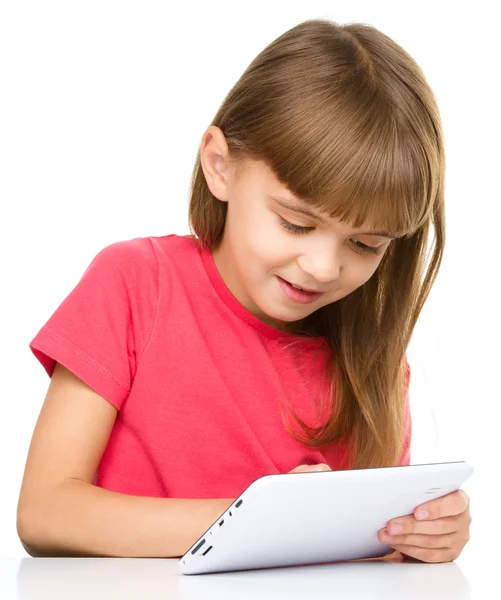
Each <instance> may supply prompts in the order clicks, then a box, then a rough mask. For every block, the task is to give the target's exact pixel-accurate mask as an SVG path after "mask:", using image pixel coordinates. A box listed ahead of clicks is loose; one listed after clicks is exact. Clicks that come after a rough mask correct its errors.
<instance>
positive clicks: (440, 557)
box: [392, 544, 457, 563]
mask: <svg viewBox="0 0 501 600" xmlns="http://www.w3.org/2000/svg"><path fill="white" fill-rule="evenodd" d="M392 548H395V550H398V552H401V553H402V554H405V555H406V556H410V557H411V558H417V559H418V560H422V561H424V562H427V563H444V562H451V561H453V560H456V558H457V553H456V551H455V550H453V549H452V548H422V547H421V546H411V545H409V544H397V545H392Z"/></svg>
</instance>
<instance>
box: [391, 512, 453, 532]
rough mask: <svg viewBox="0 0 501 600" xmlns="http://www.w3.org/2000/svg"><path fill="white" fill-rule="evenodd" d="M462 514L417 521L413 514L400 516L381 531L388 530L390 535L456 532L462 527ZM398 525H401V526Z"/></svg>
mask: <svg viewBox="0 0 501 600" xmlns="http://www.w3.org/2000/svg"><path fill="white" fill-rule="evenodd" d="M462 518H463V517H462V515H455V516H454V517H443V518H442V519H435V520H431V521H416V519H415V518H414V517H413V516H412V515H409V516H406V517H398V519H392V520H391V521H388V523H387V525H386V527H385V528H383V529H381V530H380V532H384V531H386V532H387V533H389V534H390V535H405V534H408V533H421V534H427V535H440V534H444V533H454V531H457V530H458V529H459V528H460V524H461V521H462ZM398 525H401V527H400V528H399V527H398Z"/></svg>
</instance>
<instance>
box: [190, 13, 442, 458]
mask: <svg viewBox="0 0 501 600" xmlns="http://www.w3.org/2000/svg"><path fill="white" fill-rule="evenodd" d="M211 125H215V126H217V127H219V128H220V129H221V131H222V132H223V133H224V135H225V138H226V141H227V144H228V150H229V155H230V157H232V159H233V160H235V162H236V163H238V161H244V160H245V159H246V158H249V157H250V158H252V159H255V160H262V161H265V163H266V164H267V165H268V166H269V167H270V168H271V169H272V171H273V173H274V174H275V176H276V177H277V178H278V180H279V181H280V182H281V183H282V184H283V185H284V186H286V188H287V189H288V190H289V191H290V192H292V193H293V194H294V195H295V196H296V197H298V198H301V199H302V200H303V201H304V202H308V203H310V205H312V206H314V207H315V208H317V209H318V210H320V211H321V212H324V213H325V214H328V215H330V216H331V217H332V218H337V219H340V220H341V221H342V222H343V223H348V224H350V225H352V226H353V227H355V228H358V227H361V226H362V225H366V224H370V226H373V227H375V228H376V227H377V228H382V229H384V230H389V231H398V232H401V233H404V235H403V237H401V238H397V239H395V240H393V241H392V242H391V244H390V246H389V248H388V250H387V251H386V253H385V255H384V257H383V259H382V260H381V263H380V264H379V266H378V268H377V270H376V272H375V273H374V275H373V276H372V277H371V278H370V279H369V280H368V281H367V282H366V283H365V284H364V285H362V286H360V287H359V288H357V289H356V290H355V291H353V292H352V293H350V294H349V295H348V296H345V297H344V298H342V299H341V300H339V301H337V302H334V303H332V304H329V305H327V306H324V307H321V308H320V309H318V310H317V311H315V312H314V313H312V314H311V315H309V316H308V317H306V318H305V319H303V320H302V321H301V322H300V323H297V322H296V323H292V324H291V323H289V324H288V325H289V330H290V331H291V332H292V333H298V334H300V335H303V334H304V335H309V336H324V337H325V340H326V342H327V344H328V347H329V349H330V351H331V352H332V386H331V394H330V397H329V398H328V399H327V401H326V410H327V413H326V415H327V416H326V419H325V421H324V423H323V424H322V425H321V426H320V427H310V426H308V425H306V423H304V421H302V420H301V419H300V418H299V416H298V415H297V414H296V413H295V411H293V412H294V415H295V418H296V422H297V423H299V425H300V427H301V429H302V431H303V432H304V434H305V435H304V436H298V435H296V434H295V433H294V432H293V431H292V429H291V428H290V427H289V426H288V424H287V423H285V425H286V427H287V429H288V430H289V432H290V433H291V435H293V436H294V437H295V438H296V439H297V440H299V441H301V442H302V443H304V444H305V445H308V446H315V447H318V446H323V445H326V444H330V443H333V442H336V441H339V440H341V439H342V438H344V437H345V436H348V437H347V439H348V443H349V445H348V456H349V458H348V463H347V464H348V465H349V467H350V468H369V467H378V466H390V465H396V464H398V461H399V457H400V454H401V452H402V445H403V440H404V431H403V422H404V397H405V394H406V393H407V391H408V384H409V378H410V368H409V365H408V362H407V357H406V350H407V347H408V344H409V341H410V338H411V335H412V332H413V329H414V326H415V324H416V322H417V319H418V317H419V314H420V312H421V310H422V307H423V305H424V303H425V301H426V299H427V297H428V294H429V293H430V290H431V287H432V285H433V283H434V281H435V278H436V276H437V273H438V270H439V267H440V263H441V261H442V254H443V249H444V243H445V215H444V175H445V156H444V146H443V134H442V126H441V121H440V115H439V110H438V106H437V103H436V100H435V97H434V94H433V92H432V90H431V89H430V87H429V85H428V83H427V82H426V80H425V77H424V75H423V72H422V71H421V69H420V68H419V66H418V65H417V64H416V62H415V61H414V60H413V59H412V57H411V56H410V55H409V54H408V53H407V52H406V51H405V50H404V49H403V48H401V47H400V46H399V45H398V44H396V43H395V42H394V41H393V40H392V39H390V38H389V37H388V36H387V35H385V34H384V33H382V32H381V31H379V30H378V29H376V28H375V27H372V26H369V25H366V24H360V23H350V24H346V25H339V24H337V23H335V22H333V21H331V20H327V19H315V20H309V21H303V22H301V23H300V24H298V25H297V26H295V27H293V28H292V29H290V30H288V31H286V32H285V33H284V34H282V35H281V36H279V37H278V38H277V39H276V40H274V41H273V42H272V43H271V44H269V45H268V46H267V47H266V48H265V49H264V50H263V51H262V52H261V53H260V54H259V55H258V56H257V57H256V58H255V59H254V60H253V61H252V62H251V64H250V65H249V66H248V68H247V69H246V70H245V71H244V73H243V74H242V76H241V77H240V79H239V80H238V81H237V82H236V84H235V85H234V86H233V88H232V89H231V90H230V92H229V93H228V95H227V96H226V98H225V100H224V102H223V104H222V105H221V107H220V108H219V110H218V112H217V114H216V116H215V117H214V119H213V121H212V123H211ZM191 184H192V185H191V194H190V205H189V221H190V230H191V231H192V233H194V235H195V236H197V237H198V239H199V242H200V243H201V244H202V245H203V246H205V247H207V248H210V249H214V248H216V247H217V246H218V244H219V243H220V242H221V239H222V235H223V231H224V225H225V219H226V210H227V204H226V202H221V201H219V200H218V199H217V198H215V197H214V196H213V195H212V193H211V192H210V190H209V187H208V186H207V182H206V180H205V176H204V173H203V170H202V168H201V163H200V149H199V151H198V154H197V159H196V164H195V166H194V170H193V176H192V182H191ZM431 223H433V228H434V232H435V235H434V239H433V240H432V244H431V248H430V254H431V259H430V261H429V264H428V267H427V264H426V263H427V244H428V233H429V229H430V225H431ZM334 385H335V388H336V390H335V393H334ZM321 402H324V403H325V401H324V400H322V399H320V403H321Z"/></svg>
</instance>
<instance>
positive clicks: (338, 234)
mask: <svg viewBox="0 0 501 600" xmlns="http://www.w3.org/2000/svg"><path fill="white" fill-rule="evenodd" d="M200 160H201V165H202V169H203V172H204V175H205V178H206V181H207V185H208V186H209V189H210V191H211V192H212V194H213V195H214V196H215V197H216V198H217V199H218V200H220V201H221V202H227V203H228V211H227V217H226V224H225V230H224V234H223V239H222V242H221V244H220V245H219V246H218V248H215V249H214V250H213V257H214V262H215V264H216V267H217V269H218V271H219V273H220V275H221V278H222V279H223V281H224V282H225V284H226V286H227V287H228V289H229V290H230V291H231V293H232V294H233V296H234V297H235V298H236V299H237V300H238V301H239V302H240V303H241V304H242V305H243V306H244V307H245V308H246V309H247V310H248V311H249V312H251V313H252V314H253V315H254V316H256V317H257V318H259V319H260V320H262V321H263V322H265V323H267V324H269V325H271V326H273V327H276V328H277V329H283V326H284V323H288V322H294V321H300V320H301V319H303V318H305V317H307V316H308V315H309V314H311V313H313V312H314V311H316V310H318V309H319V308H321V307H322V306H325V305H327V304H330V303H331V302H336V301H337V300H340V299H341V298H343V297H345V296H347V295H348V294H350V293H351V292H353V291H354V290H356V289H357V288H358V287H360V286H361V285H363V284H364V283H365V282H366V281H368V280H369V279H370V278H371V277H372V275H373V274H374V272H375V271H376V269H377V267H378V266H379V263H380V262H381V260H382V258H383V256H384V253H385V252H386V250H387V249H388V247H389V245H390V244H391V242H392V239H391V238H389V237H384V236H381V235H370V234H368V233H367V232H373V229H372V228H371V226H370V224H367V225H366V226H365V227H362V228H361V229H359V230H355V229H352V228H350V227H349V226H347V225H346V224H345V223H341V222H339V221H337V220H334V219H332V218H330V217H328V216H326V215H320V214H319V213H318V211H315V209H313V211H314V212H316V213H317V215H319V216H320V217H321V219H322V220H321V221H320V220H318V219H314V218H313V217H309V216H306V215H304V214H302V213H300V212H296V211H294V210H291V209H288V208H284V207H283V206H281V205H280V204H279V202H277V200H274V199H273V198H279V199H282V200H285V201H288V202H290V203H293V204H295V205H296V206H299V207H307V206H308V205H307V204H306V203H304V202H302V201H301V199H299V198H295V197H294V196H293V195H292V194H291V193H290V192H289V191H288V190H287V189H286V188H285V187H284V186H283V185H282V184H281V183H280V182H279V181H278V179H277V178H276V177H275V175H274V174H273V172H272V171H271V170H270V169H269V168H268V167H267V165H266V164H265V163H264V162H262V161H255V160H247V161H246V162H245V163H244V165H243V168H242V169H241V171H240V173H238V174H237V173H236V171H235V166H234V165H233V164H232V163H231V162H230V161H229V156H228V146H227V144H226V140H225V137H224V134H223V132H222V131H221V129H219V128H218V127H215V126H210V127H209V128H208V129H207V130H206V131H205V133H204V135H203V137H202V141H201V145H200ZM281 219H284V220H285V221H288V222H289V223H292V224H294V225H296V226H301V227H308V228H310V230H309V231H308V232H306V233H300V234H296V233H292V232H291V231H288V230H287V229H285V228H284V226H283V224H282V222H281ZM396 233H397V235H398V232H396ZM361 245H367V246H371V247H373V248H377V253H368V252H367V253H363V252H361V251H360V246H361ZM277 276H280V277H282V278H283V279H286V280H287V281H289V282H292V283H294V284H297V285H300V286H304V287H306V288H310V289H315V290H320V291H324V292H325V293H324V294H323V295H322V296H321V297H320V298H318V299H317V300H315V301H314V302H312V303H310V304H298V303H295V302H293V301H292V300H290V299H289V298H288V297H287V296H286V295H285V294H284V292H283V291H282V289H281V286H280V284H279V280H278V279H277ZM325 467H327V469H330V468H329V467H328V465H325ZM469 504H470V502H469V497H468V495H467V494H466V493H465V492H464V491H463V490H458V491H456V492H453V493H451V494H447V495H446V496H443V497H441V498H437V499H435V500H432V501H430V502H427V503H426V504H423V505H420V506H418V507H416V508H415V510H414V512H413V514H412V515H405V516H401V517H399V518H396V519H392V520H391V521H389V522H388V523H387V526H386V527H385V528H384V529H381V530H380V531H379V532H378V538H379V540H380V541H381V542H382V543H385V544H387V545H389V546H391V547H392V548H394V549H395V550H396V552H394V553H392V554H390V555H387V556H385V557H383V558H384V559H385V560H402V558H411V559H416V560H420V561H423V562H431V563H438V562H450V561H453V560H455V559H456V558H457V557H458V556H459V555H460V553H461V552H462V550H463V548H464V546H465V544H466V543H467V541H468V540H469V528H470V523H471V516H470V509H469ZM420 509H426V510H428V511H429V515H428V517H427V518H425V519H420V518H419V517H418V511H419V510H420ZM396 524H400V525H402V526H403V529H402V531H401V532H400V533H399V534H398V536H397V537H395V538H394V539H393V540H391V539H390V540H388V539H386V538H384V537H383V536H384V534H385V533H388V530H389V531H390V532H392V525H396Z"/></svg>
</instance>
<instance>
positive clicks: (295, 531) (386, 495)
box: [179, 461, 473, 575]
mask: <svg viewBox="0 0 501 600" xmlns="http://www.w3.org/2000/svg"><path fill="white" fill-rule="evenodd" d="M472 473H473V467H472V466H471V465H470V464H468V463H467V462H465V461H458V462H445V463H434V464H423V465H408V466H397V467H379V468H373V469H352V470H345V471H318V472H307V473H284V474H276V475H265V476H263V477H260V478H259V479H256V480H255V481H253V482H252V483H251V484H250V485H249V486H248V487H247V488H246V489H245V491H244V492H243V493H242V494H240V496H239V497H238V498H237V499H236V500H235V502H233V504H232V505H231V506H230V507H229V508H228V509H227V510H226V511H225V512H224V513H223V514H222V515H221V516H220V517H219V518H218V519H217V520H216V521H215V522H214V523H213V524H212V525H211V527H210V528H209V529H208V530H207V531H206V532H205V533H204V534H203V535H202V536H201V537H200V538H199V539H198V540H197V541H196V542H195V543H194V544H193V546H192V547H191V548H190V549H189V550H188V551H187V552H186V553H185V555H184V556H182V557H181V558H180V560H179V566H180V568H181V572H182V573H184V574H185V575H191V574H199V573H215V572H221V571H238V570H247V569H260V568H269V567H284V566H292V565H296V566H299V565H310V564H318V563H325V562H336V561H342V560H353V559H359V558H374V557H377V556H383V555H384V554H388V553H390V552H392V550H393V549H392V548H391V546H388V545H386V544H382V543H381V542H380V541H379V540H378V537H377V532H378V531H379V530H380V529H382V528H383V527H385V526H386V524H387V522H388V521H390V520H391V519H394V518H396V517H400V516H403V515H410V514H412V513H413V511H414V509H415V508H416V507H417V506H419V505H420V504H424V503H425V502H427V501H429V500H433V499H434V498H439V497H441V496H445V495H446V494H450V493H451V492H454V491H456V490H457V489H459V487H460V486H461V484H462V483H463V482H464V481H465V480H466V479H467V478H468V477H469V476H470V475H471V474H472Z"/></svg>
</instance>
